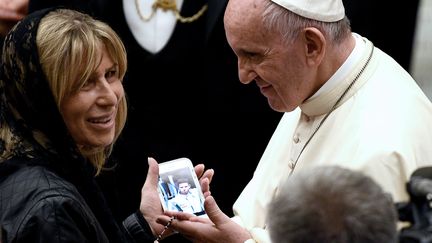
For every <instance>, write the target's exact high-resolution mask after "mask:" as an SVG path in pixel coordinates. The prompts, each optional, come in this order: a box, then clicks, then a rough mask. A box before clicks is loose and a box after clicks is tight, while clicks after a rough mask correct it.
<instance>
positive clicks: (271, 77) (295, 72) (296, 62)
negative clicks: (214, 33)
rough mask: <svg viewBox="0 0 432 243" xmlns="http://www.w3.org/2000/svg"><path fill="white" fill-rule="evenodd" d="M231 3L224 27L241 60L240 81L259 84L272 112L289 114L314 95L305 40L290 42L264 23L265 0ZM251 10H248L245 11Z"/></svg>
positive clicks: (231, 0) (233, 1)
mask: <svg viewBox="0 0 432 243" xmlns="http://www.w3.org/2000/svg"><path fill="white" fill-rule="evenodd" d="M252 2H253V3H251V1H244V0H230V1H229V2H228V6H227V9H226V12H225V18H224V24H225V31H226V36H227V39H228V43H229V44H230V46H231V48H232V49H233V51H234V52H235V54H236V55H237V58H238V72H239V78H240V81H241V82H242V83H244V84H248V83H251V82H253V81H255V82H256V84H257V86H258V87H259V88H260V91H261V93H262V94H263V95H264V96H265V97H266V98H267V100H268V103H269V105H270V106H271V108H272V109H274V110H276V111H281V112H289V111H292V110H294V109H295V108H296V107H298V106H299V105H300V104H301V103H302V102H303V101H304V100H306V99H307V98H308V97H309V96H310V95H311V92H312V90H311V87H312V86H311V83H312V82H311V81H310V80H311V79H310V74H309V73H308V72H309V70H308V68H307V65H306V60H305V56H304V46H303V42H302V40H301V39H300V38H299V40H295V41H294V42H292V43H287V42H286V41H284V40H283V39H282V35H281V34H279V33H278V32H276V31H273V32H272V31H269V30H268V29H267V28H266V27H265V26H264V25H263V21H262V13H263V11H264V5H265V2H266V0H255V1H252ZM245 9H249V11H245Z"/></svg>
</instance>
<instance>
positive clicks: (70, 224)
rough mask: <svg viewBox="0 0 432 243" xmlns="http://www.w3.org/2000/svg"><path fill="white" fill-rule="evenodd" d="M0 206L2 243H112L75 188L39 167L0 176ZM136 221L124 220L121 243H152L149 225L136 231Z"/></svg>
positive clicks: (137, 216) (132, 216) (137, 215)
mask: <svg viewBox="0 0 432 243" xmlns="http://www.w3.org/2000/svg"><path fill="white" fill-rule="evenodd" d="M14 163H19V162H17V161H14ZM3 168H4V167H3ZM3 172H4V171H3ZM0 205H1V207H0V212H1V214H0V216H1V221H0V222H1V231H2V235H3V239H2V242H5V243H6V242H41V243H45V242H80V243H84V242H114V241H113V240H109V239H108V238H107V235H106V234H105V232H104V230H103V229H102V227H101V225H100V224H99V221H98V220H97V218H96V216H95V215H94V214H93V212H92V210H91V209H90V207H89V206H88V205H87V203H86V201H85V200H84V198H83V197H82V196H81V194H80V193H79V192H78V191H77V189H76V188H75V186H74V185H72V184H71V183H69V182H67V181H66V180H64V179H63V178H61V177H59V176H58V175H57V174H56V173H53V172H52V171H50V170H48V169H47V168H45V167H42V166H25V167H22V168H20V169H18V170H17V171H14V172H12V173H11V174H10V175H4V174H2V181H1V182H0ZM139 217H141V218H142V215H141V214H139V213H136V214H133V215H131V216H130V217H129V218H128V219H127V220H125V222H124V224H123V226H122V231H123V232H124V238H123V240H124V241H122V242H153V240H154V239H153V236H152V235H151V230H150V229H149V228H148V225H144V226H146V228H145V229H143V228H141V227H137V226H141V224H140V223H139V219H138V218H139ZM141 220H143V219H141ZM123 227H124V228H123ZM145 230H146V232H145ZM149 232H150V235H148V233H149Z"/></svg>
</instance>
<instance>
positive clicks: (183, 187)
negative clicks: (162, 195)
mask: <svg viewBox="0 0 432 243" xmlns="http://www.w3.org/2000/svg"><path fill="white" fill-rule="evenodd" d="M177 186H178V192H179V193H180V194H182V195H186V194H188V193H189V189H190V188H191V184H190V183H189V181H188V180H187V179H183V178H181V179H178V180H177Z"/></svg>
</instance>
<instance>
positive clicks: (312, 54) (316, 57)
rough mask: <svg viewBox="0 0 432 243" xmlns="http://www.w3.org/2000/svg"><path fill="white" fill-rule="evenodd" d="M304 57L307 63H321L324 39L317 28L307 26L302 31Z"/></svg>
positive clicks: (324, 45) (314, 64) (324, 46)
mask: <svg viewBox="0 0 432 243" xmlns="http://www.w3.org/2000/svg"><path fill="white" fill-rule="evenodd" d="M302 37H303V41H304V51H305V57H306V61H307V64H308V65H311V66H317V65H319V64H320V63H321V61H322V59H323V57H324V54H325V50H326V44H327V43H326V39H325V38H324V35H323V34H322V33H321V31H319V30H318V29H317V28H314V27H308V28H305V29H304V30H303V31H302Z"/></svg>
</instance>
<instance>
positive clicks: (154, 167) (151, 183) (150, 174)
mask: <svg viewBox="0 0 432 243" xmlns="http://www.w3.org/2000/svg"><path fill="white" fill-rule="evenodd" d="M148 165H149V168H148V171H147V177H146V181H145V183H144V187H155V186H156V187H157V184H158V183H157V182H158V178H159V165H158V163H157V162H156V160H155V159H153V158H148Z"/></svg>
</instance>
